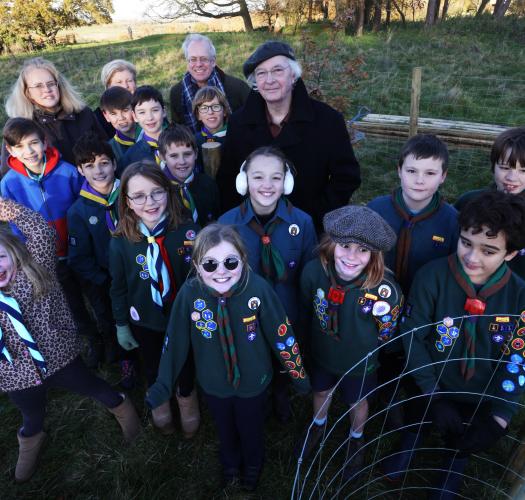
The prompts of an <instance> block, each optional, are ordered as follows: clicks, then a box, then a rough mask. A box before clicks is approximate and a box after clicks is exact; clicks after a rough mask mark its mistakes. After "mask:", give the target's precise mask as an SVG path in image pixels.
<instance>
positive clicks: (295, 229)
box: [288, 224, 301, 236]
mask: <svg viewBox="0 0 525 500" xmlns="http://www.w3.org/2000/svg"><path fill="white" fill-rule="evenodd" d="M288 232H289V233H290V235H291V236H297V235H298V234H299V233H300V232H301V230H300V229H299V226H298V225H297V224H290V226H289V227H288Z"/></svg>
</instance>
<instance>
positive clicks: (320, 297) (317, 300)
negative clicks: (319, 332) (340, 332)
mask: <svg viewBox="0 0 525 500" xmlns="http://www.w3.org/2000/svg"><path fill="white" fill-rule="evenodd" d="M327 307H328V301H327V300H326V299H325V293H324V290H323V289H322V288H318V289H317V291H316V292H315V297H314V311H315V315H316V316H317V319H318V320H319V324H320V325H321V328H322V329H323V330H325V329H326V327H327V326H328V325H327V321H328V314H326V308H327Z"/></svg>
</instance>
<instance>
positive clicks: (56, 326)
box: [0, 198, 140, 482]
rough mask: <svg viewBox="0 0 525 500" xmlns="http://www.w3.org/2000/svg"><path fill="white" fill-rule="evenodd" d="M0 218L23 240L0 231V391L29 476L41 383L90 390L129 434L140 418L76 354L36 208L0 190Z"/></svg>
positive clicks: (39, 425) (20, 467)
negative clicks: (11, 411)
mask: <svg viewBox="0 0 525 500" xmlns="http://www.w3.org/2000/svg"><path fill="white" fill-rule="evenodd" d="M0 220H1V221H8V222H11V223H14V224H16V226H17V227H18V228H19V229H20V231H21V232H22V233H23V235H24V236H25V238H26V246H24V244H23V243H21V242H20V240H19V239H18V238H17V237H16V236H14V235H13V234H11V233H9V232H8V231H6V230H5V229H3V230H1V231H0V267H1V269H2V272H1V273H0V310H1V313H0V359H1V362H0V391H1V392H6V393H7V394H8V396H9V399H10V400H11V401H12V403H13V404H14V405H15V406H16V407H17V408H18V409H19V410H20V412H21V413H22V417H23V426H22V428H21V429H20V430H19V431H18V434H17V437H18V443H19V453H18V462H17V464H16V469H15V479H16V481H17V482H24V481H27V480H29V479H30V478H31V476H32V475H33V473H34V472H35V469H36V466H37V460H38V455H39V452H40V449H41V448H42V445H43V443H44V440H45V437H46V434H45V432H44V431H43V424H44V418H45V413H46V395H47V389H48V388H51V387H61V388H63V389H69V390H71V391H74V392H77V393H79V394H81V395H83V396H90V397H92V398H95V399H97V400H98V401H100V402H101V403H102V404H103V405H105V406H106V407H107V408H108V409H109V411H110V412H111V413H113V414H114V415H115V417H116V418H117V420H118V422H119V424H120V425H121V427H122V431H123V433H124V437H125V438H126V440H128V441H131V440H132V439H134V438H135V436H136V435H137V434H138V433H139V431H140V421H139V418H138V416H137V414H136V412H135V409H134V408H133V405H132V404H131V402H130V400H129V399H127V398H124V396H123V395H121V394H119V393H117V392H115V391H114V390H113V389H111V387H110V386H109V385H108V384H107V383H106V382H105V381H103V380H101V379H99V378H98V377H95V376H94V375H93V374H92V373H91V372H90V371H89V370H88V369H87V368H86V366H85V365H84V363H83V362H82V360H81V359H80V357H79V345H78V339H77V336H76V332H75V324H74V322H73V319H72V317H71V313H70V311H69V308H68V306H67V302H66V299H65V297H64V294H63V292H62V291H61V289H60V286H59V284H58V282H57V279H56V274H55V264H56V258H55V235H54V231H53V230H52V229H51V228H50V227H48V225H47V224H46V221H45V220H44V219H43V217H42V216H41V215H39V214H38V213H36V212H34V211H32V210H29V209H28V208H26V207H24V206H22V205H19V204H18V203H15V202H13V201H11V200H6V199H2V198H0Z"/></svg>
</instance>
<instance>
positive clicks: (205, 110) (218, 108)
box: [199, 104, 223, 113]
mask: <svg viewBox="0 0 525 500" xmlns="http://www.w3.org/2000/svg"><path fill="white" fill-rule="evenodd" d="M222 108H223V106H222V104H212V105H211V106H208V105H207V104H201V105H200V106H199V111H200V112H201V113H210V112H212V113H218V112H219V111H222Z"/></svg>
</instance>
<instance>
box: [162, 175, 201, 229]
mask: <svg viewBox="0 0 525 500" xmlns="http://www.w3.org/2000/svg"><path fill="white" fill-rule="evenodd" d="M162 171H163V172H164V174H165V175H166V177H167V178H168V179H169V180H170V181H171V183H172V184H173V185H174V186H175V187H176V188H177V189H178V190H179V196H180V199H181V201H182V204H183V205H184V207H185V208H186V209H187V210H188V211H189V212H190V214H191V218H192V220H193V222H195V223H197V222H198V220H199V214H198V212H197V207H196V205H195V200H194V199H193V196H192V195H191V191H190V184H191V183H192V182H193V181H194V180H195V172H192V173H191V175H190V176H189V177H188V178H187V179H186V180H185V181H184V182H180V181H179V180H178V179H175V176H174V175H173V174H172V173H171V172H170V169H169V168H168V167H165V168H164V169H163V170H162Z"/></svg>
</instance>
